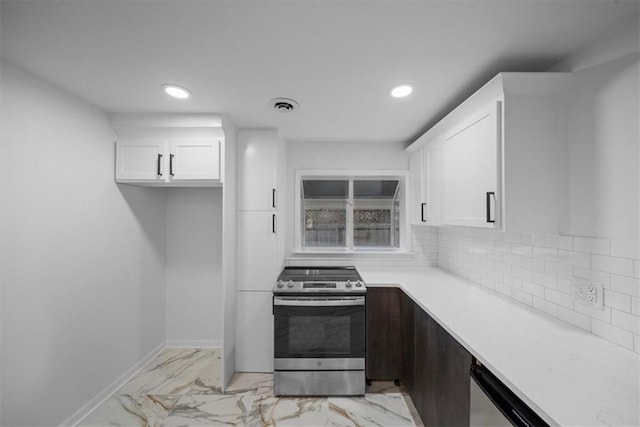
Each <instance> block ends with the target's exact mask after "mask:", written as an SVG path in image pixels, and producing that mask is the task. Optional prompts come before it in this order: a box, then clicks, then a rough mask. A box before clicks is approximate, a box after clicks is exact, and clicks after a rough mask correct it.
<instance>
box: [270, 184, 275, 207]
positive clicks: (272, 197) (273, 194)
mask: <svg viewBox="0 0 640 427" xmlns="http://www.w3.org/2000/svg"><path fill="white" fill-rule="evenodd" d="M271 207H273V208H275V207H276V189H275V188H273V189H272V190H271Z"/></svg>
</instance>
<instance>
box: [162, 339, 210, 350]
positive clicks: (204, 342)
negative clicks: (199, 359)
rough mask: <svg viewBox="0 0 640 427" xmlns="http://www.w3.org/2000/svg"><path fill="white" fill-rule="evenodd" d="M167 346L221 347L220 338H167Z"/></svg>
mask: <svg viewBox="0 0 640 427" xmlns="http://www.w3.org/2000/svg"><path fill="white" fill-rule="evenodd" d="M165 345H166V346H167V347H178V348H179V347H187V348H222V340H167V341H166V342H165Z"/></svg>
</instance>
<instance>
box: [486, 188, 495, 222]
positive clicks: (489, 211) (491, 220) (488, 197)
mask: <svg viewBox="0 0 640 427" xmlns="http://www.w3.org/2000/svg"><path fill="white" fill-rule="evenodd" d="M491 196H493V199H494V201H495V198H496V193H494V192H493V191H487V222H488V223H494V222H496V220H495V219H491ZM494 204H495V203H494Z"/></svg>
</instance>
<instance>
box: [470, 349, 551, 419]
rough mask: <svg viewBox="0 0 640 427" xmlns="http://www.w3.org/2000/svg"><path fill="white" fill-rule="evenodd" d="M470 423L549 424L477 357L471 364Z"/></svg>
mask: <svg viewBox="0 0 640 427" xmlns="http://www.w3.org/2000/svg"><path fill="white" fill-rule="evenodd" d="M470 381H471V396H470V397H471V399H470V400H471V413H470V420H469V425H470V426H471V427H503V426H504V427H510V426H518V427H533V426H535V427H538V426H540V427H544V426H547V427H548V426H549V424H547V423H546V422H545V421H544V420H543V419H542V418H540V416H538V414H536V413H535V412H534V411H533V410H532V409H531V408H529V407H528V406H527V405H526V404H525V403H524V402H523V401H522V400H520V398H518V396H516V395H515V394H514V393H513V392H512V391H511V390H509V388H508V387H507V386H505V385H504V384H503V383H502V382H501V381H500V380H499V379H498V378H496V377H495V375H493V374H492V373H491V372H489V370H488V369H487V368H485V367H484V366H482V365H481V364H480V363H479V362H478V361H476V360H475V359H474V361H473V363H472V365H471V380H470Z"/></svg>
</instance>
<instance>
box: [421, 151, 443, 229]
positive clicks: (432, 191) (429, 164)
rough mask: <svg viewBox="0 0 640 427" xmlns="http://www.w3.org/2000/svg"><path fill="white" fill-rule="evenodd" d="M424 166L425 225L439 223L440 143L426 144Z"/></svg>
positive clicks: (440, 197) (440, 189) (440, 186)
mask: <svg viewBox="0 0 640 427" xmlns="http://www.w3.org/2000/svg"><path fill="white" fill-rule="evenodd" d="M423 156H424V159H423V164H424V167H425V184H424V189H425V192H426V195H425V200H426V203H427V205H426V207H425V210H426V212H425V216H426V218H427V225H440V224H441V221H442V220H441V211H442V207H441V206H442V144H441V142H440V141H438V140H436V141H432V142H430V143H429V144H427V145H426V146H425V148H424V152H423Z"/></svg>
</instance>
